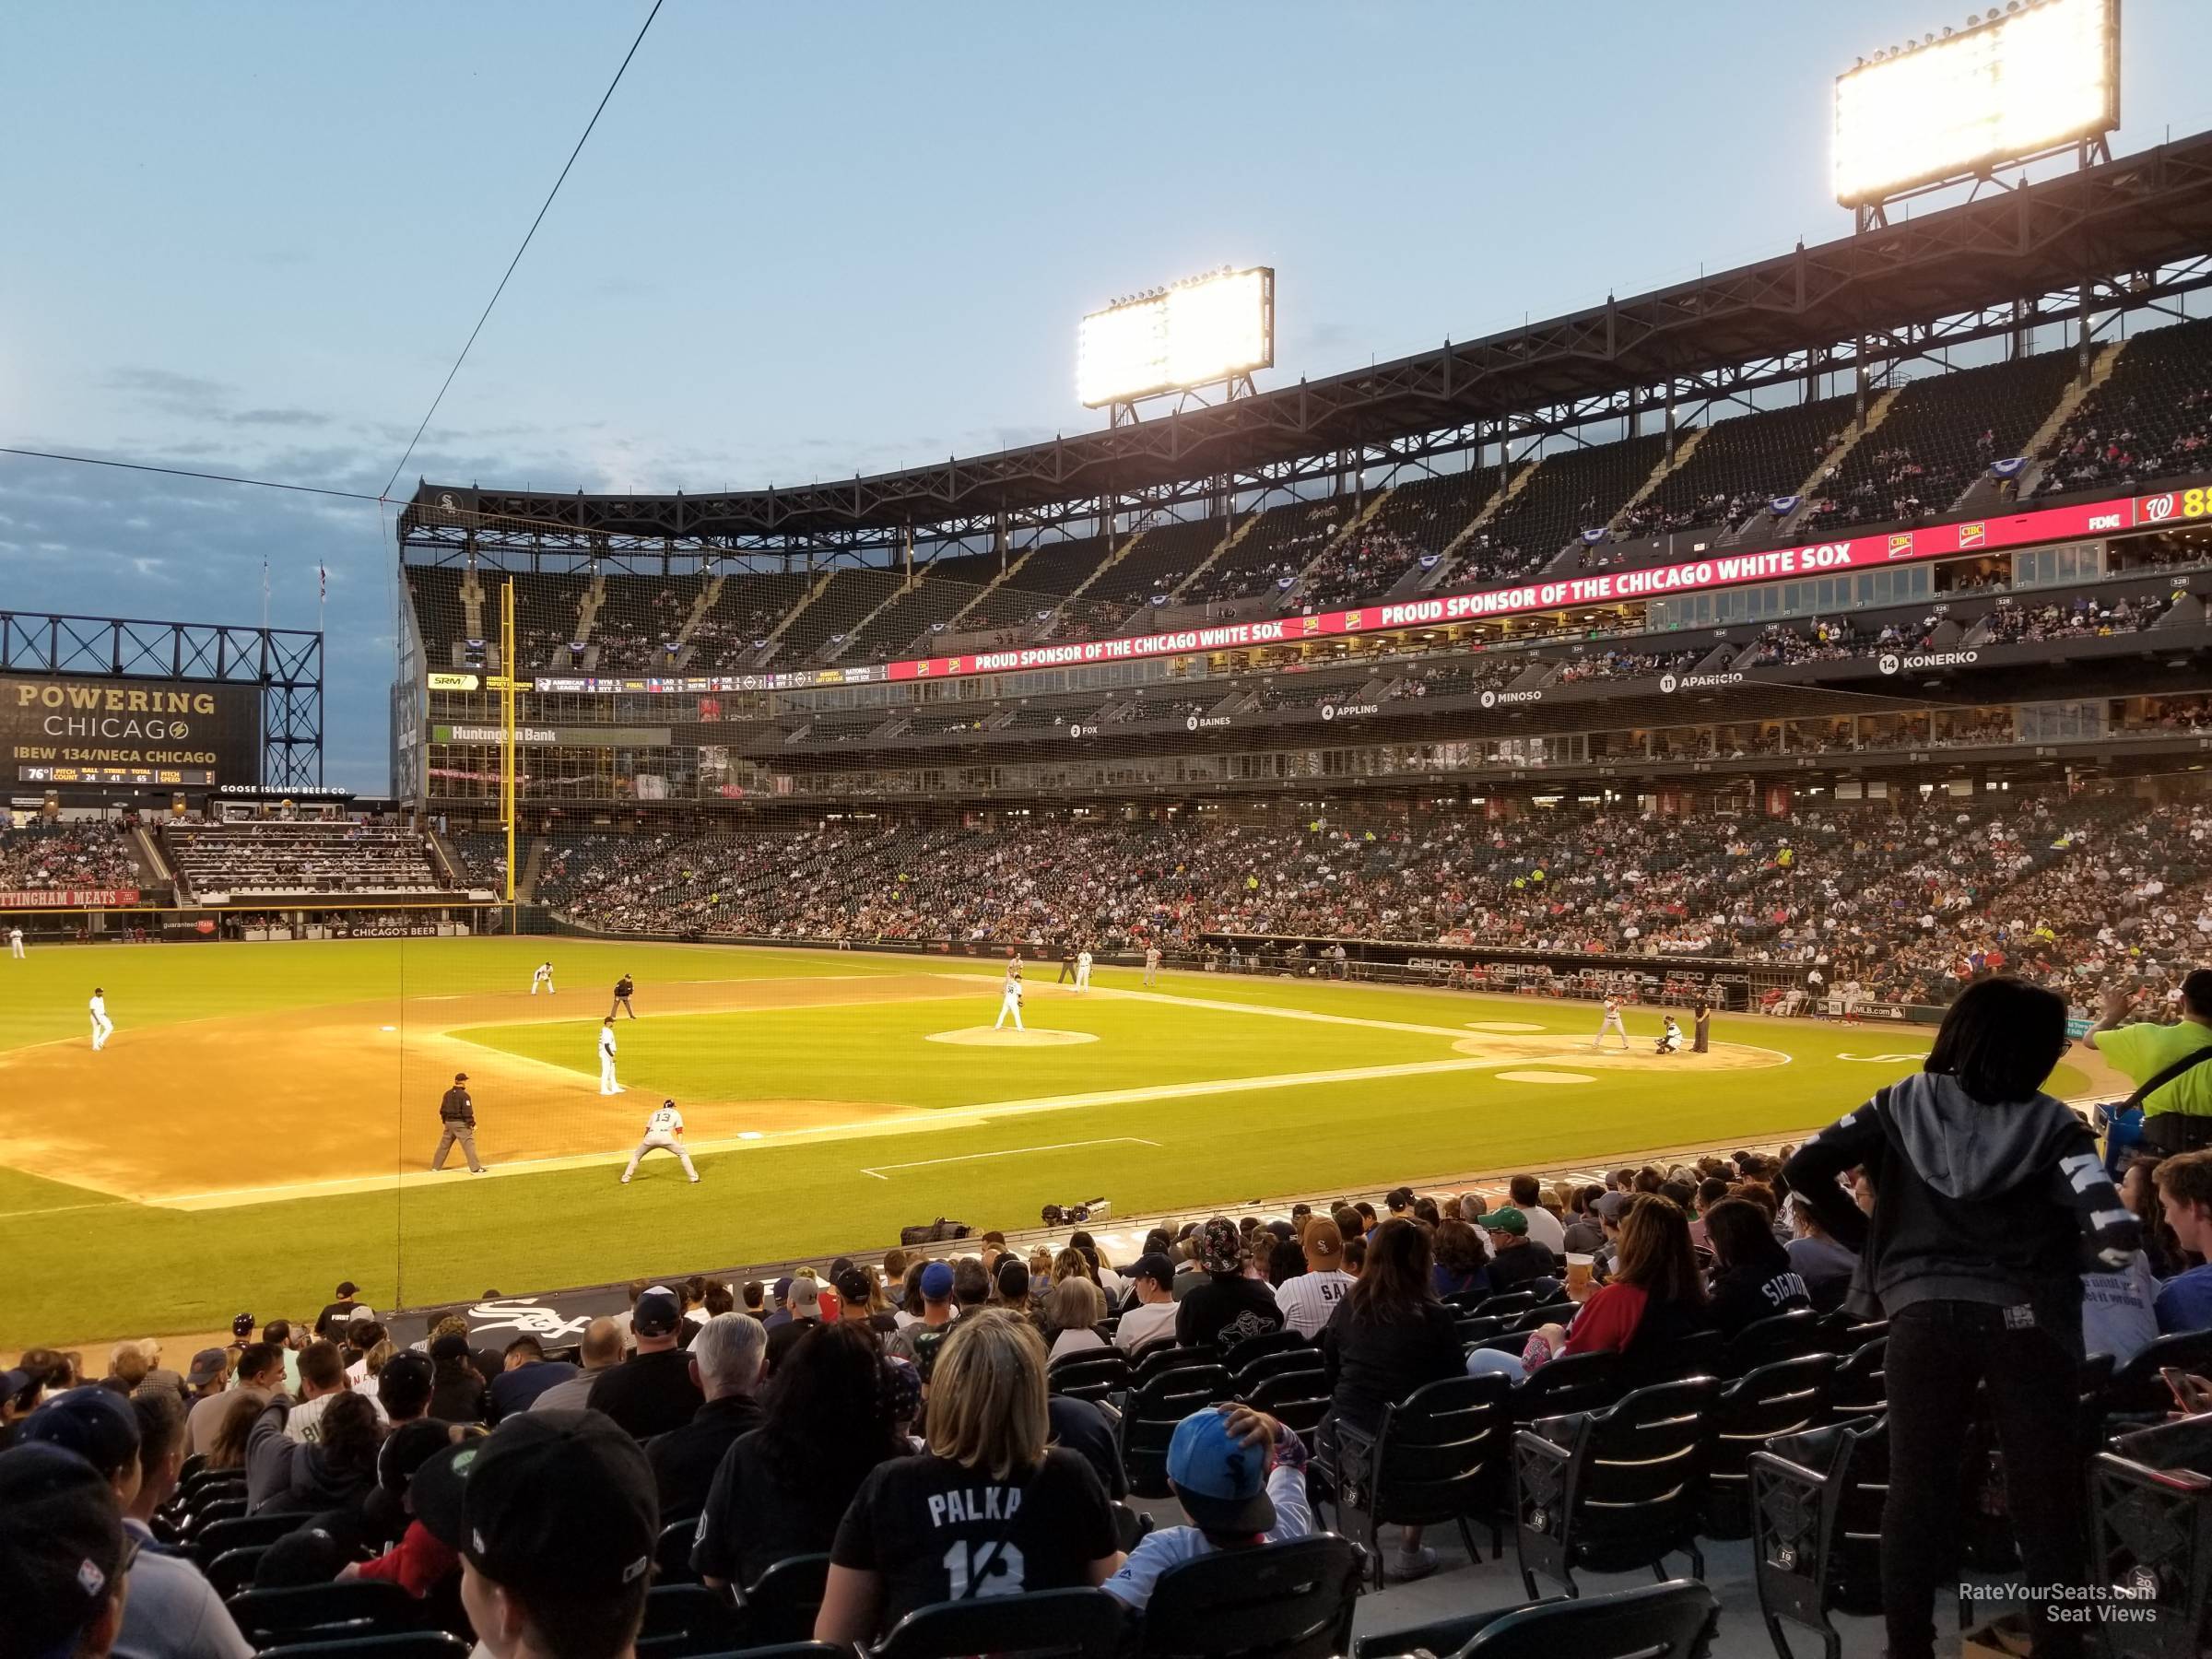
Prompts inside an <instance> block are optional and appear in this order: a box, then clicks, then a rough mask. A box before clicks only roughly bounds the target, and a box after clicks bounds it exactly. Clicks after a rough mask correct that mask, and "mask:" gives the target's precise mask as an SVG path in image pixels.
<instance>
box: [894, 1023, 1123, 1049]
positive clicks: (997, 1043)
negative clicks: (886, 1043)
mask: <svg viewBox="0 0 2212 1659" xmlns="http://www.w3.org/2000/svg"><path fill="white" fill-rule="evenodd" d="M929 1041H932V1042H959V1043H965V1044H967V1045H968V1046H969V1047H971V1048H1057V1047H1059V1046H1061V1045H1062V1044H1064V1043H1069V1042H1096V1041H1098V1039H1097V1038H1096V1037H1094V1036H1092V1035H1091V1034H1090V1033H1089V1032H1088V1031H1044V1030H1030V1031H1017V1030H1014V1029H1013V1028H1012V1027H1010V1026H1008V1027H1004V1028H1001V1029H999V1030H993V1029H992V1028H991V1027H989V1026H968V1027H966V1028H964V1029H963V1030H958V1031H932V1032H931V1033H930V1034H929Z"/></svg>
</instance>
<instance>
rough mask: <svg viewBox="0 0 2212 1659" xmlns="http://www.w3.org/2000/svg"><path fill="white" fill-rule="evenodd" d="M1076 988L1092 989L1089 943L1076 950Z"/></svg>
mask: <svg viewBox="0 0 2212 1659" xmlns="http://www.w3.org/2000/svg"><path fill="white" fill-rule="evenodd" d="M1076 989H1077V990H1078V991H1088V990H1089V989H1090V947H1089V946H1088V945H1086V946H1084V947H1083V948H1082V949H1080V950H1078V951H1077V952H1076Z"/></svg>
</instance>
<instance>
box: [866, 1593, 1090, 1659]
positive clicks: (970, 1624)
mask: <svg viewBox="0 0 2212 1659" xmlns="http://www.w3.org/2000/svg"><path fill="white" fill-rule="evenodd" d="M1121 1644H1122V1604H1121V1603H1120V1602H1118V1601H1116V1600H1114V1599H1113V1597H1112V1596H1111V1595H1109V1594H1106V1592H1105V1591H1103V1590H1037V1591H1032V1592H1030V1593H1029V1594H1024V1595H979V1596H976V1597H974V1598H972V1599H971V1600H969V1601H955V1602H939V1603H937V1604H936V1605H935V1606H929V1607H917V1608H916V1609H914V1611H913V1612H912V1613H909V1614H908V1615H907V1616H906V1617H905V1618H902V1619H900V1621H899V1622H898V1623H897V1624H896V1625H894V1626H892V1627H891V1631H890V1634H889V1635H888V1636H886V1637H885V1638H884V1639H883V1640H882V1641H880V1642H878V1643H877V1646H876V1649H875V1659H965V1656H966V1655H969V1654H974V1653H998V1654H1007V1655H1013V1654H1019V1655H1021V1656H1022V1659H1114V1655H1115V1654H1116V1653H1119V1651H1120V1649H1121Z"/></svg>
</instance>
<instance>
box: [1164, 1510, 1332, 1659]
mask: <svg viewBox="0 0 2212 1659" xmlns="http://www.w3.org/2000/svg"><path fill="white" fill-rule="evenodd" d="M1360 1555H1361V1552H1360V1551H1359V1549H1358V1548H1357V1547H1354V1546H1353V1545H1351V1544H1349V1543H1347V1541H1346V1540H1344V1539H1342V1538H1339V1537H1337V1536H1336V1535H1334V1534H1333V1533H1321V1534H1318V1535H1314V1536H1312V1537H1305V1538H1294V1539H1291V1540H1289V1541H1288V1542H1287V1543H1281V1544H1263V1545H1261V1546H1259V1547H1257V1548H1254V1549H1237V1550H1223V1551H1217V1552H1216V1553H1214V1554H1211V1555H1204V1556H1199V1557H1197V1558H1196V1559H1193V1560H1188V1561H1185V1562H1183V1563H1182V1565H1181V1566H1178V1567H1171V1568H1170V1569H1168V1571H1165V1572H1163V1573H1161V1574H1160V1576H1159V1582H1158V1583H1155V1584H1154V1585H1153V1586H1152V1597H1151V1600H1150V1601H1148V1602H1147V1604H1146V1605H1145V1619H1144V1634H1143V1637H1142V1640H1141V1642H1140V1645H1139V1648H1138V1652H1139V1653H1141V1654H1142V1655H1144V1656H1145V1659H1334V1656H1335V1655H1336V1654H1338V1653H1343V1652H1345V1650H1346V1649H1347V1647H1349V1646H1350V1644H1351V1639H1352V1614H1353V1611H1354V1608H1355V1606H1356V1605H1357V1603H1358V1600H1359V1581H1360V1577H1361V1575H1362V1572H1363V1563H1362V1562H1361V1559H1360Z"/></svg>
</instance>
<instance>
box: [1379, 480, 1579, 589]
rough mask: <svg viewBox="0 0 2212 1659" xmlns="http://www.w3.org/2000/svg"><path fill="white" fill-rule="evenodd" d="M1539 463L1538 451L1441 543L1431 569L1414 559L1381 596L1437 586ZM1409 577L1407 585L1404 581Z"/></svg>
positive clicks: (1508, 502) (1455, 566)
mask: <svg viewBox="0 0 2212 1659" xmlns="http://www.w3.org/2000/svg"><path fill="white" fill-rule="evenodd" d="M1542 465H1544V458H1543V457H1542V456H1541V455H1539V456H1537V457H1536V459H1535V460H1534V461H1531V462H1530V463H1529V464H1528V465H1526V466H1524V467H1523V468H1522V469H1521V470H1520V471H1519V472H1517V473H1515V474H1514V475H1513V476H1512V477H1511V478H1509V479H1507V480H1506V486H1505V488H1503V489H1501V490H1500V491H1499V492H1498V493H1497V494H1496V495H1494V496H1492V497H1491V498H1490V499H1489V500H1487V501H1485V502H1484V503H1483V504H1482V511H1481V512H1478V513H1477V514H1476V515H1475V516H1474V517H1473V518H1471V519H1469V520H1468V521H1467V524H1466V528H1465V529H1464V530H1462V531H1461V532H1460V533H1459V534H1458V535H1455V536H1453V538H1452V539H1451V540H1450V541H1448V542H1446V543H1445V544H1444V547H1443V557H1441V559H1438V560H1437V561H1436V568H1435V569H1434V570H1432V571H1424V570H1422V569H1421V567H1420V565H1419V564H1418V562H1416V563H1415V565H1414V567H1413V568H1412V569H1411V570H1410V571H1406V575H1405V576H1403V577H1400V578H1399V580H1398V582H1397V584H1396V585H1395V586H1394V587H1393V588H1392V589H1391V591H1390V592H1389V593H1388V594H1384V595H1383V597H1384V598H1387V599H1404V598H1410V597H1411V596H1412V595H1413V594H1418V593H1423V592H1425V591H1427V590H1428V589H1430V588H1436V587H1441V586H1442V585H1443V584H1444V583H1445V582H1447V581H1448V580H1450V578H1451V575H1452V572H1453V571H1455V570H1456V569H1458V568H1459V562H1460V557H1461V554H1462V551H1463V550H1464V549H1465V548H1466V547H1468V546H1470V545H1471V544H1472V543H1473V542H1474V541H1475V539H1476V537H1477V536H1479V535H1481V534H1482V532H1483V530H1484V529H1485V528H1486V527H1487V526H1488V524H1489V523H1490V521H1491V520H1492V519H1494V518H1496V517H1497V516H1498V515H1499V514H1500V512H1504V511H1505V509H1506V508H1508V507H1510V506H1512V503H1513V500H1514V498H1515V497H1517V496H1518V495H1520V493H1521V492H1522V491H1523V490H1524V489H1525V488H1528V483H1529V480H1530V479H1532V478H1534V477H1535V476H1536V469H1537V468H1538V467H1540V466H1542ZM1409 579H1410V582H1411V585H1408V580H1409Z"/></svg>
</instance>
